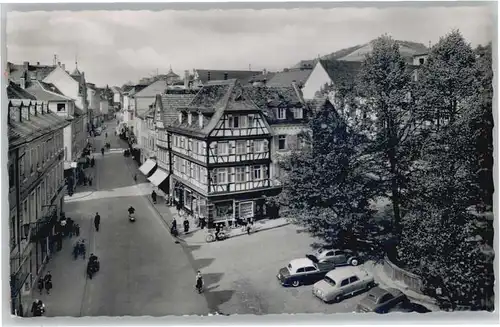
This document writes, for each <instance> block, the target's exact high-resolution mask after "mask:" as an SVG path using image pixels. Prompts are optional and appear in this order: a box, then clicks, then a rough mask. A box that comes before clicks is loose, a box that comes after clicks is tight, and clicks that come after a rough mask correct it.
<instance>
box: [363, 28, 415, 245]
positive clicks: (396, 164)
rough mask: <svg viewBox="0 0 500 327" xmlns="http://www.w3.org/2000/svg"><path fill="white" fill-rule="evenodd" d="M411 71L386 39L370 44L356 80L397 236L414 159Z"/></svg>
mask: <svg viewBox="0 0 500 327" xmlns="http://www.w3.org/2000/svg"><path fill="white" fill-rule="evenodd" d="M411 87H412V80H411V75H410V72H409V71H408V69H407V64H406V63H405V60H404V58H403V57H402V56H401V54H400V52H399V46H398V44H397V42H396V41H394V40H393V39H391V38H390V37H388V36H382V37H379V38H378V39H377V40H375V41H374V43H373V51H372V53H371V54H368V55H367V56H366V59H365V61H364V62H363V65H362V68H361V71H360V72H359V76H358V81H357V94H358V95H359V97H360V98H361V99H363V100H362V101H358V102H357V103H358V108H359V110H360V112H361V115H362V117H363V118H365V119H364V120H363V122H362V124H361V126H363V128H364V129H365V128H366V125H367V122H368V123H369V124H371V125H373V126H372V128H371V131H372V133H371V137H370V138H369V139H368V142H367V143H366V144H365V146H364V147H365V150H364V151H365V154H366V155H367V156H368V157H369V158H370V160H371V163H372V171H373V172H374V173H375V174H376V175H377V176H379V177H380V181H381V183H380V184H379V188H380V190H381V191H382V192H383V194H384V195H389V194H390V197H391V202H392V207H393V214H394V224H393V225H394V228H395V234H396V237H397V236H398V235H399V234H400V222H401V191H402V188H403V187H404V180H405V174H406V172H407V171H408V170H409V166H410V163H411V161H412V160H413V156H412V155H411V152H410V150H411V146H410V142H411V141H412V139H411V135H412V127H413V126H414V125H413V124H412V121H413V117H412V115H411V111H410V108H411V98H410V97H409V94H410V91H411Z"/></svg>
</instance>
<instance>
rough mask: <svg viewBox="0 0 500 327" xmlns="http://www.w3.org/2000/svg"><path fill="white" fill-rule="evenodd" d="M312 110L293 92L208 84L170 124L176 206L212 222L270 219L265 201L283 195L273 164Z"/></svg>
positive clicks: (232, 82) (235, 83)
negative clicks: (283, 143)
mask: <svg viewBox="0 0 500 327" xmlns="http://www.w3.org/2000/svg"><path fill="white" fill-rule="evenodd" d="M306 111H307V110H306V105H305V103H304V102H303V101H302V99H301V96H300V91H299V90H297V89H296V88H295V87H293V86H290V87H288V88H281V87H279V88H264V87H263V88H255V87H243V86H242V85H241V83H239V82H238V81H236V80H234V79H233V80H223V81H212V82H207V84H206V85H205V86H204V87H203V88H202V89H201V90H200V91H199V92H198V93H197V94H196V96H195V97H194V98H193V99H192V101H191V102H190V103H189V105H187V106H179V107H178V108H176V113H177V118H176V119H175V120H173V122H171V123H169V124H168V125H167V126H166V129H167V131H168V146H169V150H170V151H169V154H170V163H171V174H170V190H171V193H172V196H173V198H174V200H175V201H176V202H178V203H180V204H181V205H182V206H183V207H184V208H185V209H186V210H188V211H190V212H193V213H194V214H195V215H198V216H200V217H206V218H208V221H209V222H217V221H234V220H238V219H242V220H245V219H259V218H263V217H265V216H267V210H266V198H267V197H270V196H274V195H277V194H279V193H280V191H281V183H280V181H279V179H278V178H277V176H276V173H275V170H276V169H275V167H274V166H275V165H274V163H273V159H274V160H277V159H276V157H277V153H278V152H279V151H280V150H282V151H283V152H285V151H287V150H288V149H289V148H291V145H290V144H291V143H292V141H289V142H288V144H289V147H287V145H286V143H285V145H284V147H282V145H281V144H282V141H281V140H282V139H283V138H284V139H285V140H293V139H294V138H295V139H297V137H296V135H297V134H299V132H300V130H301V129H304V128H305V124H304V123H305V120H306V114H307V112H306ZM287 113H288V116H287ZM270 123H271V124H270ZM273 126H275V127H274V129H273ZM276 133H281V134H276ZM162 138H163V137H162ZM285 142H286V141H285ZM295 144H297V142H295ZM275 147H276V149H275Z"/></svg>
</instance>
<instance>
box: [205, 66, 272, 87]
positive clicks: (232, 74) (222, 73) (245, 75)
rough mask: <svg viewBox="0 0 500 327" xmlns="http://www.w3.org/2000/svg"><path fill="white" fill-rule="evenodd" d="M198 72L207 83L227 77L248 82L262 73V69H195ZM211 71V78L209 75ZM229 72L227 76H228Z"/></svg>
mask: <svg viewBox="0 0 500 327" xmlns="http://www.w3.org/2000/svg"><path fill="white" fill-rule="evenodd" d="M195 72H196V74H198V79H199V80H200V81H201V82H202V83H203V84H206V83H207V82H209V81H219V80H224V79H225V78H227V79H228V80H229V79H237V80H240V81H242V82H244V83H246V82H247V81H248V80H249V79H250V78H252V77H253V76H257V75H260V74H262V72H261V71H251V70H209V69H195ZM209 73H210V79H209V78H208V75H209ZM226 74H227V77H226Z"/></svg>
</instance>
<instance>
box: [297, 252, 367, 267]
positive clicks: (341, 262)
mask: <svg viewBox="0 0 500 327" xmlns="http://www.w3.org/2000/svg"><path fill="white" fill-rule="evenodd" d="M306 257H308V258H309V257H315V258H316V260H317V261H318V262H331V263H333V264H335V266H357V265H358V264H359V263H360V260H359V258H358V257H357V256H356V255H355V254H354V252H352V251H350V250H340V249H334V248H325V247H323V248H319V249H317V250H316V251H313V252H312V253H310V254H307V255H306Z"/></svg>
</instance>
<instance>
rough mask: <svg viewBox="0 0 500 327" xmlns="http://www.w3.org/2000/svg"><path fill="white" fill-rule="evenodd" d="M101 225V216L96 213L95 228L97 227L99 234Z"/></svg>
mask: <svg viewBox="0 0 500 327" xmlns="http://www.w3.org/2000/svg"><path fill="white" fill-rule="evenodd" d="M100 224H101V216H99V213H98V212H96V213H95V217H94V226H95V230H96V231H97V232H98V231H99V225H100Z"/></svg>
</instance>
